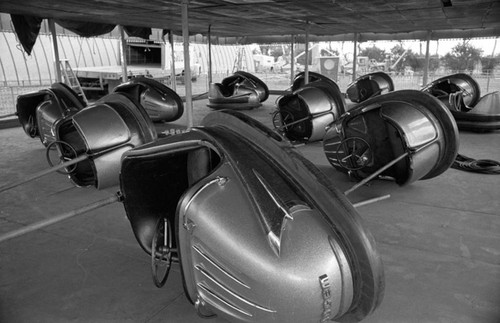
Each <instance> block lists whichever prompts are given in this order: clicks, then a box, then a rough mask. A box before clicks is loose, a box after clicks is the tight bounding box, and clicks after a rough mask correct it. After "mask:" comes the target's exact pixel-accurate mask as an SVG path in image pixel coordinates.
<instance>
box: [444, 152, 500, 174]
mask: <svg viewBox="0 0 500 323" xmlns="http://www.w3.org/2000/svg"><path fill="white" fill-rule="evenodd" d="M451 167H452V168H455V169H459V170H463V171H466V172H473V173H481V174H490V175H500V162H498V161H496V160H491V159H477V160H476V159H473V158H470V157H467V156H464V155H461V154H458V155H457V157H456V158H455V161H454V162H453V164H452V165H451Z"/></svg>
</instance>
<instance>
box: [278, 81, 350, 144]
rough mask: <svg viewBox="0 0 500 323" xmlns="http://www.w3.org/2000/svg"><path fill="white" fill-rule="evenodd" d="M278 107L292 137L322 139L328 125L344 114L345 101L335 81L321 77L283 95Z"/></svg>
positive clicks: (310, 139)
mask: <svg viewBox="0 0 500 323" xmlns="http://www.w3.org/2000/svg"><path fill="white" fill-rule="evenodd" d="M277 108H278V113H279V115H280V117H281V120H282V124H283V126H282V128H283V129H282V132H283V134H284V135H285V136H286V137H287V138H288V139H290V140H294V141H295V140H296V141H310V142H313V141H318V140H322V139H323V137H324V135H325V132H326V127H327V126H328V125H329V124H330V123H332V122H333V121H334V120H336V119H338V118H339V117H340V115H342V114H343V113H344V111H345V102H344V98H343V96H342V94H341V93H340V90H339V88H338V86H337V85H336V84H335V82H333V81H331V80H330V81H323V80H317V81H313V82H311V83H308V84H307V85H303V87H300V88H298V89H297V90H295V91H294V92H293V93H292V94H287V95H284V96H283V97H281V98H280V99H279V100H278V102H277ZM300 120H302V121H300ZM288 124H289V126H287V125H288Z"/></svg>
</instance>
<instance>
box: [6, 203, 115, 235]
mask: <svg viewBox="0 0 500 323" xmlns="http://www.w3.org/2000/svg"><path fill="white" fill-rule="evenodd" d="M119 200H120V198H119V197H118V196H116V195H115V196H111V197H109V198H107V199H104V200H101V201H97V202H95V203H92V204H89V205H86V206H84V207H81V208H79V209H75V210H71V211H69V212H66V213H63V214H60V215H58V216H55V217H53V218H50V219H47V220H43V221H40V222H36V223H32V224H30V225H27V226H25V227H22V228H20V229H18V230H14V231H11V232H8V233H6V234H2V235H0V243H2V242H4V241H7V240H10V239H13V238H16V237H19V236H21V235H24V234H26V233H30V232H33V231H36V230H40V229H42V228H45V227H47V226H49V225H52V224H55V223H57V222H61V221H63V220H66V219H69V218H71V217H74V216H77V215H80V214H83V213H86V212H90V211H92V210H95V209H97V208H100V207H103V206H106V205H108V204H111V203H115V202H118V201H119Z"/></svg>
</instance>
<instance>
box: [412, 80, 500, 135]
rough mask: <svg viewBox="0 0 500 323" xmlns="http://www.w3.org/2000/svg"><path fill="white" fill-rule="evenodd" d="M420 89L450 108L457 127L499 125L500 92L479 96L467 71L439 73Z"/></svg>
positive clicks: (488, 128) (483, 129)
mask: <svg viewBox="0 0 500 323" xmlns="http://www.w3.org/2000/svg"><path fill="white" fill-rule="evenodd" d="M422 91H424V92H427V93H430V94H431V95H434V96H435V97H437V98H438V99H440V100H441V101H442V102H443V103H444V104H445V105H446V106H447V107H448V108H449V109H450V111H451V114H452V115H453V117H454V118H455V121H456V122H457V126H458V129H459V130H465V131H473V132H488V131H495V130H498V129H500V94H499V92H498V91H496V92H492V93H488V94H487V95H485V96H483V97H481V94H480V88H479V84H477V82H476V81H475V80H474V79H473V78H472V77H471V76H470V75H467V74H462V73H458V74H453V75H450V76H446V77H442V78H440V79H438V80H436V81H434V82H431V83H430V84H429V85H427V86H425V87H424V88H423V89H422Z"/></svg>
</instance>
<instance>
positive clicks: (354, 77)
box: [352, 33, 358, 82]
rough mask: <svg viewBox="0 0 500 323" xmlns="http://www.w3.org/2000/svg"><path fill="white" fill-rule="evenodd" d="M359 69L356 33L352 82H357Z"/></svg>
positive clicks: (356, 36) (355, 37) (356, 37)
mask: <svg viewBox="0 0 500 323" xmlns="http://www.w3.org/2000/svg"><path fill="white" fill-rule="evenodd" d="M357 69H358V33H354V53H353V58H352V81H353V82H354V81H355V80H356V72H357Z"/></svg>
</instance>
